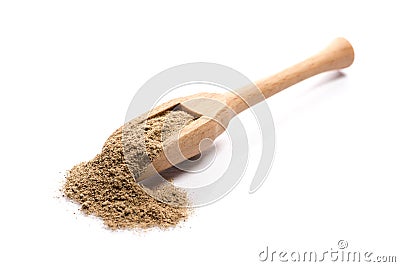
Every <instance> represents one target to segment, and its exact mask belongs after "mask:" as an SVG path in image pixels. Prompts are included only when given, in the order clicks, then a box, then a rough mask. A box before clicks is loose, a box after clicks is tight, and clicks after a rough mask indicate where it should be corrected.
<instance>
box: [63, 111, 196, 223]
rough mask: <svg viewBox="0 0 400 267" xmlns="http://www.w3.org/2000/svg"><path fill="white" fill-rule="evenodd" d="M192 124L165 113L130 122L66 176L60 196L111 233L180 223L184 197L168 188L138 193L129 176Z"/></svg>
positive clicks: (179, 114) (185, 210) (188, 119)
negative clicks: (99, 151)
mask: <svg viewBox="0 0 400 267" xmlns="http://www.w3.org/2000/svg"><path fill="white" fill-rule="evenodd" d="M193 120H194V118H193V116H191V115H190V114H188V113H186V112H183V111H167V112H165V113H164V114H161V115H158V116H156V117H152V118H149V119H147V116H146V114H145V115H142V116H139V117H138V118H136V119H133V120H131V121H129V122H128V123H126V124H125V125H123V126H122V127H120V128H119V129H117V130H116V131H115V132H114V133H113V134H112V135H111V136H110V137H109V138H108V139H107V141H106V142H105V144H104V146H103V149H102V151H101V153H100V154H98V155H97V156H96V157H94V159H92V160H91V161H88V162H82V163H80V164H78V165H76V166H74V167H73V168H72V169H71V170H70V171H69V172H68V173H67V176H66V182H65V184H64V186H63V188H62V191H63V194H64V196H66V197H67V198H69V199H71V200H72V201H74V202H77V203H79V204H81V210H82V211H83V212H84V213H86V214H90V215H95V216H97V217H99V218H101V219H102V220H103V221H104V224H105V225H106V226H107V227H109V228H110V229H133V228H142V229H147V228H151V227H159V228H167V227H171V226H175V225H177V224H178V223H180V222H181V221H184V220H185V219H186V218H187V216H188V212H189V211H188V208H187V206H188V197H187V194H186V192H184V191H183V190H180V189H178V188H176V187H174V186H173V185H169V184H168V186H165V185H164V186H162V187H161V188H156V189H148V188H143V187H142V186H141V185H139V184H137V183H136V182H135V179H134V177H137V176H138V175H140V174H141V173H142V172H143V171H144V170H145V169H146V167H147V166H148V164H149V163H150V162H151V160H152V159H153V158H154V157H156V156H157V155H158V154H159V153H160V152H161V150H162V144H163V142H165V140H167V139H168V138H173V137H174V138H175V137H176V136H177V134H178V133H179V131H180V130H181V129H182V128H183V127H184V126H185V125H187V124H188V123H190V122H192V121H193ZM148 190H153V192H152V195H155V196H157V198H158V199H161V200H163V202H161V201H159V200H157V199H155V198H153V197H152V196H150V195H149V194H148V193H147V192H146V191H148ZM164 202H167V203H169V204H167V203H164ZM171 204H173V205H171Z"/></svg>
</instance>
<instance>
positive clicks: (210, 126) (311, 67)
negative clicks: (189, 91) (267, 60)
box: [137, 38, 354, 181]
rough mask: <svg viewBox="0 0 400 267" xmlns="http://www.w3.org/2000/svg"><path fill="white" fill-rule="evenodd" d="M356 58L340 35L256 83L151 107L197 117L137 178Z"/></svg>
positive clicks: (195, 149) (174, 161) (164, 166)
mask: <svg viewBox="0 0 400 267" xmlns="http://www.w3.org/2000/svg"><path fill="white" fill-rule="evenodd" d="M353 61H354V51H353V48H352V46H351V44H350V43H349V42H348V41H347V40H346V39H344V38H337V39H335V40H334V41H333V42H332V43H331V44H330V45H329V46H328V47H327V48H325V49H324V50H322V51H321V52H319V53H318V54H316V55H314V56H312V57H310V58H308V59H306V60H304V61H302V62H300V63H298V64H296V65H293V66H292V67H289V68H287V69H285V70H283V71H281V72H279V73H277V74H275V75H273V76H270V77H269V78H266V79H263V80H261V81H259V82H257V83H256V86H254V85H249V86H246V87H243V88H240V89H238V90H236V92H228V93H225V94H216V93H199V94H196V95H192V96H187V97H182V98H176V99H173V100H171V101H168V102H167V103H164V104H162V105H160V106H158V107H156V108H155V109H153V110H152V111H150V113H149V114H150V116H154V115H157V114H160V113H162V112H164V111H166V110H171V109H173V108H177V109H180V110H184V111H186V112H188V113H190V114H192V115H194V116H195V117H196V118H197V119H196V120H195V121H194V122H192V123H190V124H189V125H188V126H186V127H184V128H183V130H182V131H181V133H180V135H179V139H176V138H175V139H171V140H167V141H166V142H165V143H164V147H163V152H162V153H160V155H159V156H158V157H157V158H156V159H154V160H153V162H152V164H151V165H150V166H149V167H148V168H147V169H146V171H145V172H144V173H143V174H142V175H141V176H140V177H139V178H138V179H137V181H141V180H143V179H146V178H148V177H150V176H152V175H155V174H157V173H158V172H161V171H163V170H166V169H168V168H170V167H172V166H174V165H176V164H177V163H180V162H182V161H184V160H186V159H188V158H191V157H193V156H196V155H198V154H199V153H200V150H199V144H200V142H201V141H202V140H203V139H211V140H215V138H216V137H218V136H219V135H220V134H221V133H223V132H224V131H225V129H226V127H227V126H228V124H229V121H230V120H231V118H232V117H233V116H235V115H236V114H238V113H240V112H242V111H244V110H246V109H247V108H249V107H251V106H253V105H255V104H257V103H259V102H260V101H263V100H265V99H266V98H268V97H270V96H272V95H274V94H276V93H278V92H280V91H282V90H284V89H286V88H288V87H290V86H291V85H294V84H296V83H298V82H301V81H303V80H305V79H307V78H310V77H312V76H314V75H317V74H319V73H322V72H326V71H330V70H337V69H342V68H346V67H349V66H350V65H351V64H352V63H353Z"/></svg>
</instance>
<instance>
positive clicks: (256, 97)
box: [226, 38, 354, 113]
mask: <svg viewBox="0 0 400 267" xmlns="http://www.w3.org/2000/svg"><path fill="white" fill-rule="evenodd" d="M353 61H354V50H353V47H352V46H351V44H350V43H349V41H347V40H346V39H344V38H336V39H335V40H333V42H332V43H331V44H330V45H329V46H328V47H327V48H325V49H324V50H322V51H321V52H319V53H318V54H316V55H314V56H312V57H310V58H308V59H306V60H304V61H302V62H300V63H298V64H296V65H293V66H292V67H289V68H287V69H285V70H283V71H281V72H279V73H277V74H275V75H273V76H270V77H268V78H266V79H263V80H261V81H258V82H257V83H256V85H257V87H258V89H259V90H258V89H257V88H255V87H254V86H247V87H244V88H240V89H238V90H236V94H232V93H231V92H229V93H227V94H226V98H227V102H228V105H229V106H230V108H231V109H233V111H235V112H236V113H240V112H242V111H243V110H245V109H247V108H249V107H250V106H253V105H255V104H257V103H258V102H260V101H262V100H264V99H265V98H268V97H270V96H272V95H274V94H276V93H278V92H280V91H282V90H284V89H286V88H288V87H290V86H291V85H294V84H296V83H298V82H301V81H303V80H305V79H307V78H310V77H312V76H314V75H317V74H320V73H322V72H325V71H330V70H337V69H342V68H346V67H349V66H350V65H351V64H352V63H353ZM260 91H261V93H262V95H263V96H264V97H260V96H261V94H260Z"/></svg>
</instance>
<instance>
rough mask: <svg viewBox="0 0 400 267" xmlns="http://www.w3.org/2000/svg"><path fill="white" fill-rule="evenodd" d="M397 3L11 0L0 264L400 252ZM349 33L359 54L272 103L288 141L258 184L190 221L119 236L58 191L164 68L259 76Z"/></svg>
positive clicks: (1, 36)
mask: <svg viewBox="0 0 400 267" xmlns="http://www.w3.org/2000/svg"><path fill="white" fill-rule="evenodd" d="M395 3H396V1H391V2H390V1H379V2H378V1H255V2H253V1H242V3H234V1H198V2H196V3H189V2H188V1H182V2H176V1H171V0H170V1H159V2H154V1H140V4H139V3H136V4H135V3H133V1H83V0H79V1H72V0H70V1H1V3H0V114H1V133H0V135H1V139H0V140H1V150H0V151H1V152H0V153H1V154H0V155H1V180H0V190H1V192H0V205H1V206H0V210H1V213H0V214H1V219H0V240H1V242H0V246H1V250H0V265H1V266H55V265H57V266H84V265H87V266H103V265H104V266H105V265H108V266H110V265H113V266H118V265H123V266H139V265H140V266H145V265H152V266H157V265H160V266H171V265H173V266H207V265H205V264H208V265H212V266H214V265H217V264H223V265H226V266H229V265H232V264H234V266H239V265H241V266H244V265H245V266H249V265H264V266H265V265H267V264H270V263H267V262H260V261H259V260H258V254H259V253H260V252H261V251H262V250H263V249H265V247H266V246H267V245H268V246H269V247H270V249H272V250H285V249H286V250H290V251H307V250H308V251H310V250H312V251H325V250H330V249H331V248H334V249H335V248H336V247H337V246H336V243H337V242H338V240H340V239H343V240H346V241H348V242H349V249H350V250H353V251H368V250H369V251H373V252H375V253H376V255H397V260H398V261H399V260H400V254H399V252H398V248H399V239H400V235H399V224H400V218H399V213H398V203H399V202H400V201H399V200H400V196H399V184H400V183H399V179H400V170H399V163H398V161H399V151H400V141H399V136H400V128H399V115H400V105H399V104H398V103H399V97H400V93H399V91H400V88H399V87H400V86H399V83H398V76H399V70H398V61H399V56H400V53H399V47H400V41H399V39H398V38H397V37H398V25H400V17H399V14H398V9H397V8H396V4H395ZM337 36H344V37H346V38H347V39H348V40H349V41H350V42H352V44H353V46H354V49H355V52H356V60H355V62H354V65H353V66H352V67H351V68H349V69H346V70H344V71H343V73H344V74H345V76H341V77H339V78H338V75H337V73H335V72H333V73H326V74H322V75H320V76H318V77H315V78H312V79H310V80H308V81H305V82H303V83H301V84H299V85H296V86H293V87H292V88H290V89H288V90H287V91H285V92H282V93H280V94H279V95H276V96H274V97H272V98H270V99H269V100H268V104H269V106H270V108H271V111H272V113H273V116H274V121H275V127H276V136H277V144H276V146H277V149H276V155H275V160H274V164H273V166H272V170H271V172H270V175H269V177H268V179H267V181H266V182H265V183H264V185H263V186H262V187H261V188H260V189H259V190H258V191H257V192H256V193H255V194H252V195H250V194H248V189H249V185H250V182H251V179H252V173H251V172H252V170H251V169H250V170H249V172H248V174H247V175H246V176H245V177H243V179H242V182H241V183H240V184H239V185H238V186H237V187H236V188H235V190H233V192H231V193H230V194H229V195H228V196H227V197H225V198H224V199H222V200H221V201H219V202H217V203H215V204H213V205H210V206H207V207H204V208H201V209H198V210H196V212H195V214H194V216H192V217H191V218H190V220H189V221H188V222H187V223H184V224H183V225H182V226H181V227H178V228H176V229H172V230H170V231H159V230H152V231H148V232H145V233H135V232H129V231H121V232H111V231H109V230H106V229H105V228H104V227H103V226H102V224H101V222H100V221H98V220H96V219H93V218H89V217H85V216H82V215H81V214H80V213H79V212H78V210H77V207H76V206H74V205H68V204H67V203H66V202H65V201H64V200H63V199H59V198H57V196H58V195H59V192H58V188H59V187H60V185H61V183H62V178H63V174H64V173H65V171H66V170H67V169H69V168H71V167H72V166H73V165H74V164H76V163H78V162H80V161H84V160H89V159H91V158H92V157H93V156H94V155H95V154H96V153H98V152H99V151H100V149H101V146H102V144H103V142H104V140H105V139H106V138H107V137H108V135H109V134H110V133H111V132H112V131H113V130H114V129H115V128H117V127H118V126H120V124H122V123H123V121H124V116H125V112H126V110H127V107H128V104H129V103H130V101H131V98H132V97H133V95H134V93H135V90H137V89H138V88H139V87H140V86H141V85H142V84H143V83H144V82H146V80H148V79H149V78H151V77H152V76H153V75H155V74H156V73H158V72H160V71H163V70H164V69H166V68H169V67H172V66H175V65H178V64H183V63H188V62H196V61H205V62H215V63H220V64H224V65H227V66H229V67H232V68H234V69H236V70H238V71H240V72H242V73H244V74H245V75H247V76H248V77H249V78H251V79H254V80H256V79H259V78H262V77H265V76H267V75H269V74H272V73H274V72H276V71H279V70H281V69H282V68H285V67H287V66H289V65H291V64H292V63H296V62H297V61H299V60H302V59H303V58H305V57H307V56H309V55H311V54H313V53H314V52H317V51H318V50H320V49H322V48H323V47H325V46H326V45H327V44H328V43H329V42H330V41H331V40H332V39H333V38H335V37H337ZM246 116H248V115H246V113H243V114H242V118H246ZM249 129H250V132H251V127H250V126H249ZM250 146H251V147H253V148H254V147H256V146H257V144H256V143H255V142H252V143H250ZM253 157H255V156H253ZM253 160H256V159H253ZM251 168H253V171H254V168H255V166H252V167H251ZM74 212H75V214H74ZM396 253H397V254H396ZM288 264H289V263H281V265H288ZM296 264H297V265H298V266H300V265H301V264H299V263H296ZM336 265H337V264H336ZM389 265H390V264H389ZM392 265H393V264H392Z"/></svg>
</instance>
